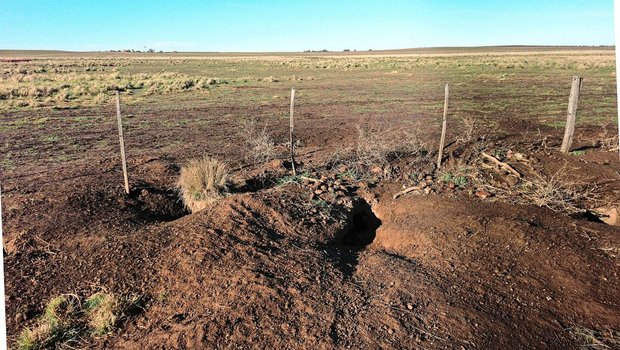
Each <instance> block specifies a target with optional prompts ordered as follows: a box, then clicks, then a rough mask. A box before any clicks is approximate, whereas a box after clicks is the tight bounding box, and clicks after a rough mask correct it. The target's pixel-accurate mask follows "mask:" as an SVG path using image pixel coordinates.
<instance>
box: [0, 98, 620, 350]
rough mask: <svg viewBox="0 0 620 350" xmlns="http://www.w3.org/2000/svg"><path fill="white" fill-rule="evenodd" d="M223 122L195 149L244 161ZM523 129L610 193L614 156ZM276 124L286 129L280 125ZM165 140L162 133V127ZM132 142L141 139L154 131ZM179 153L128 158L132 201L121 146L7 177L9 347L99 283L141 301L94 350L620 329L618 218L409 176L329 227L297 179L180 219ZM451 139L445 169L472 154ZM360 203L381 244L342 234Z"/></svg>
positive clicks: (556, 336) (341, 212) (315, 160)
mask: <svg viewBox="0 0 620 350" xmlns="http://www.w3.org/2000/svg"><path fill="white" fill-rule="evenodd" d="M327 107H329V106H327ZM341 112H342V113H344V112H343V111H341ZM57 113H58V114H59V115H61V116H62V115H70V114H71V113H73V112H72V111H58V112H57ZM200 113H205V114H209V113H211V112H209V111H205V110H200ZM307 117H308V118H310V119H312V118H313V117H312V116H307ZM153 118H154V117H153ZM318 120H319V119H317V120H315V122H316V121H318ZM353 122H354V120H353V119H351V118H349V119H347V118H341V119H338V120H330V119H320V123H318V122H317V123H316V124H313V123H311V122H308V123H307V124H306V125H305V126H304V125H302V126H300V128H299V137H300V139H301V140H303V145H302V146H301V147H300V153H301V154H300V157H299V158H300V160H301V161H303V162H304V163H305V164H306V167H307V168H311V166H317V167H319V166H320V165H321V164H322V163H323V162H324V161H325V160H326V159H327V158H328V157H330V156H331V155H332V154H333V153H334V152H335V151H337V150H340V149H342V148H343V146H346V145H350V144H351V142H352V140H354V138H355V132H354V131H352V130H354V129H353V128H352V127H351V124H353ZM384 122H388V121H384ZM220 123H221V125H220V126H222V128H220V129H217V130H226V129H227V128H226V126H227V125H228V124H227V123H228V122H227V121H221V122H220ZM312 125H317V127H318V128H320V130H319V131H320V132H318V131H317V130H314V129H313V128H312ZM506 125H512V124H506ZM98 127H101V128H103V127H102V126H98ZM217 130H216V131H212V132H210V133H207V134H205V135H204V136H205V138H204V139H202V138H201V139H197V138H196V139H192V140H193V141H192V143H191V145H192V146H193V147H192V149H194V150H196V151H195V152H194V151H192V152H193V153H192V154H189V155H197V154H199V152H198V151H197V150H200V149H206V150H207V151H210V152H212V153H215V154H218V155H220V156H222V157H225V158H226V159H230V160H231V163H232V164H233V166H234V167H236V166H238V165H241V164H242V163H243V162H242V156H241V155H240V154H239V153H238V150H237V149H236V148H235V147H234V144H235V140H227V138H228V136H229V135H225V134H222V133H221V132H218V131H217ZM100 131H101V130H99V131H98V129H97V128H96V127H95V128H94V129H93V130H92V131H89V132H83V133H80V134H79V135H78V134H76V137H78V136H79V137H80V138H88V137H93V138H95V139H96V138H97V137H98V136H97V133H98V132H100ZM200 131H201V130H187V129H186V132H187V135H185V136H187V137H188V139H191V136H192V135H194V134H199V132H200ZM524 131H531V130H530V128H528V125H527V124H525V123H523V124H521V126H520V128H519V127H514V130H513V129H510V128H509V130H506V131H505V132H504V133H501V134H500V133H498V135H494V136H493V140H492V141H491V142H498V143H499V142H501V143H502V144H512V145H513V147H512V148H513V149H516V150H520V151H522V152H526V151H525V150H529V151H527V152H528V157H530V158H533V159H534V158H535V159H536V160H537V162H536V163H535V165H534V166H535V167H536V168H537V170H538V171H540V172H541V173H545V172H546V173H554V172H555V171H556V170H557V169H558V168H560V167H561V166H562V165H563V164H568V166H570V167H571V169H573V171H574V176H575V177H576V178H577V179H578V180H580V181H583V182H590V183H602V182H605V181H606V182H605V184H604V185H602V186H603V188H602V189H601V191H603V193H604V197H605V199H606V200H607V201H611V202H616V203H617V201H618V192H617V190H618V187H617V180H618V175H617V174H618V173H617V172H618V171H619V170H620V166H618V165H617V163H616V155H615V154H614V153H610V152H605V151H602V150H598V149H595V150H592V151H589V152H588V153H587V155H586V156H584V157H575V156H561V155H558V154H557V152H556V151H552V150H544V149H542V148H541V147H539V146H532V145H533V144H534V143H533V142H530V141H528V140H526V136H527V135H526V133H524ZM545 131H546V132H552V131H553V132H555V133H557V131H554V130H550V129H549V130H543V132H545ZM274 132H275V133H276V135H279V137H280V138H281V139H282V138H283V136H282V135H283V134H284V133H285V128H278V129H274ZM581 132H582V134H580V136H581V137H582V138H583V139H590V138H589V136H591V137H594V136H593V133H594V131H589V130H582V131H581ZM89 133H92V134H90V136H89ZM130 135H131V133H130ZM153 135H155V134H153ZM134 136H137V135H134ZM151 136H152V135H151ZM173 136H174V135H173V132H172V131H166V130H165V128H164V127H162V130H161V134H157V135H156V136H153V138H155V139H157V138H161V139H164V140H169V138H171V137H173ZM210 136H212V137H211V138H208V137H210ZM207 139H208V140H207ZM134 140H136V141H134V142H135V143H134V144H133V145H132V144H131V142H132V141H130V142H129V145H130V146H132V147H134V148H139V149H148V148H149V147H151V146H152V143H153V142H154V141H153V140H152V139H151V138H143V139H141V138H138V137H135V138H134ZM140 140H141V141H140ZM554 142H555V143H558V140H557V137H556V138H555V139H554V140H553V141H550V144H549V147H554V146H557V145H556V144H554ZM585 143H586V144H587V142H585ZM112 144H113V143H112ZM24 147H26V146H24ZM110 147H112V146H110ZM185 147H186V145H178V146H176V148H174V149H172V150H171V149H165V150H153V151H152V152H148V154H149V155H148V156H147V155H146V152H144V153H142V155H140V156H135V155H134V156H133V157H132V158H131V160H130V170H131V172H132V176H131V182H132V183H131V185H132V188H133V191H132V193H131V195H130V196H125V195H123V193H122V187H121V186H119V181H118V180H119V179H120V173H119V170H120V166H119V164H118V160H117V159H116V158H115V157H114V156H113V153H111V155H110V156H107V155H98V156H95V157H90V158H85V159H83V160H80V161H76V162H74V163H71V165H66V166H65V165H62V164H52V165H50V167H49V169H50V170H49V171H44V170H45V166H44V164H35V165H32V166H31V167H26V168H20V169H16V170H14V171H12V172H10V173H6V174H4V178H6V182H4V178H3V195H4V197H3V203H2V204H3V209H4V210H3V213H4V215H5V217H4V218H3V221H4V223H5V227H4V230H5V232H6V233H5V236H4V240H5V247H4V248H5V250H6V252H7V255H6V258H5V269H6V270H5V274H6V301H7V315H8V319H7V325H8V331H9V337H10V341H14V339H15V338H16V336H17V335H18V334H19V332H20V330H21V329H22V328H23V327H25V326H29V325H32V324H33V323H34V320H35V319H36V317H37V316H38V315H39V314H40V313H41V311H42V309H43V307H44V304H45V302H46V301H47V300H49V299H50V298H52V297H54V296H56V295H58V294H61V293H76V294H78V295H80V296H86V295H89V294H90V293H92V292H94V291H96V290H98V289H100V288H106V289H107V290H111V291H114V292H116V293H121V294H125V293H137V294H141V295H144V296H146V299H147V302H146V304H145V308H144V311H143V312H142V313H141V314H139V315H136V316H133V317H131V318H130V319H129V320H128V321H127V322H125V323H124V324H122V325H121V326H120V328H119V329H118V330H117V331H116V332H115V333H114V334H112V335H111V336H108V337H104V338H98V339H90V340H85V342H84V344H82V345H83V346H85V347H86V348H96V349H202V348H284V349H286V348H290V349H304V348H305V349H335V348H386V349H418V348H420V349H422V348H424V349H430V348H438V349H442V348H448V349H450V348H456V349H459V348H465V349H502V348H552V349H578V348H579V347H580V346H581V345H583V344H584V343H585V340H584V339H583V338H582V337H580V336H579V335H576V334H575V332H574V329H575V328H576V327H586V328H589V329H597V330H616V331H617V330H620V302H619V301H618V297H617V296H618V291H619V290H620V279H619V276H618V272H620V268H619V260H618V257H614V256H613V254H610V251H609V250H605V249H607V248H610V247H611V248H613V247H616V248H617V247H619V246H620V236H619V235H618V229H617V228H616V227H614V226H608V225H605V224H603V223H596V222H591V221H588V220H586V219H583V218H577V217H574V218H573V217H570V216H568V215H566V214H563V213H556V212H553V211H551V210H548V209H544V208H538V207H534V206H521V205H512V204H507V203H502V202H501V201H495V202H492V200H493V199H492V198H490V199H487V200H481V199H478V198H475V197H473V196H469V195H468V194H467V193H466V191H461V192H458V191H456V192H448V191H445V192H440V193H439V194H435V195H433V194H431V195H428V196H420V195H408V196H404V197H402V198H399V199H398V200H394V199H392V194H394V193H395V192H397V191H398V190H400V187H399V186H400V185H401V182H400V179H393V180H391V181H381V182H378V183H377V184H376V185H377V186H376V187H372V186H371V187H372V188H371V189H370V190H364V189H359V190H358V192H357V194H358V195H359V196H360V197H362V198H365V200H358V202H357V204H356V205H355V209H351V208H347V207H346V205H342V206H338V205H337V206H335V207H333V208H332V212H331V217H333V219H332V220H318V221H317V222H316V223H311V222H309V221H307V219H308V217H309V216H310V217H318V216H319V213H318V212H317V208H314V207H313V206H312V205H311V204H310V203H309V202H308V199H307V198H308V195H309V192H308V190H307V189H305V188H303V187H300V186H298V185H295V184H290V185H287V186H279V187H278V186H276V187H273V188H269V189H264V190H260V191H257V192H254V191H252V192H247V193H235V194H233V195H232V196H230V197H228V198H226V199H223V200H221V201H219V202H216V203H215V204H213V206H212V207H210V208H209V209H207V210H205V211H202V212H199V213H195V214H191V215H185V214H187V213H185V212H183V210H182V208H181V207H180V206H179V203H178V201H177V200H176V197H175V196H174V194H173V193H172V192H171V189H172V188H173V185H174V182H175V179H176V176H177V174H178V166H179V165H180V164H181V163H182V160H183V159H185V158H186V157H187V156H189V155H188V154H186V153H184V152H185V151H183V150H184V149H185ZM458 147H459V146H458V145H455V146H451V148H450V149H449V150H448V152H447V153H448V157H449V159H448V162H450V161H451V160H454V159H457V158H459V157H465V155H468V153H467V152H468V151H467V150H459V148H458ZM41 152H43V153H45V152H51V150H48V151H46V150H41ZM168 154H170V156H168ZM469 155H471V154H469ZM235 169H237V168H235ZM255 170H256V169H245V168H244V169H243V170H239V171H236V172H235V176H236V177H237V178H240V179H244V178H245V179H247V178H248V176H249V174H250V173H251V172H252V171H255ZM280 172H281V173H282V174H284V170H280ZM253 190H259V188H253ZM366 202H368V203H370V205H371V206H372V210H373V211H374V214H375V215H376V216H377V217H378V219H379V220H381V226H380V227H379V228H378V230H377V231H376V237H374V240H372V239H371V241H372V242H370V240H369V241H367V242H360V240H358V239H347V238H345V236H346V234H347V232H350V231H351V228H352V227H353V226H355V225H353V224H352V222H353V221H355V220H354V219H353V216H354V214H356V213H358V212H366V211H365V210H366V209H367V208H365V207H364V203H366ZM320 210H324V209H320ZM320 210H319V211H320ZM368 215H370V214H368ZM371 216H372V215H371ZM362 221H364V220H362ZM354 228H355V227H354ZM357 229H361V228H360V227H358V228H357ZM353 231H355V230H353ZM366 233H368V232H366ZM370 234H371V236H373V234H372V232H370ZM354 238H355V237H354ZM371 238H372V237H371ZM362 241H363V240H362ZM343 242H347V243H351V242H354V243H355V244H354V245H350V244H343ZM365 243H370V244H368V245H365Z"/></svg>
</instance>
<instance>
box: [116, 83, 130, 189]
mask: <svg viewBox="0 0 620 350" xmlns="http://www.w3.org/2000/svg"><path fill="white" fill-rule="evenodd" d="M116 120H117V122H118V141H119V142H120V145H121V161H122V162H123V177H124V179H125V193H127V194H129V178H128V176H127V160H126V159H125V140H124V139H123V123H122V121H121V97H120V94H119V92H118V91H116Z"/></svg>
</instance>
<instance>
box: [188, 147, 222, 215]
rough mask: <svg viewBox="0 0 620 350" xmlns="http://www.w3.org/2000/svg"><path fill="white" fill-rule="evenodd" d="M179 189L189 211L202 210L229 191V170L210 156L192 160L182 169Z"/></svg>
mask: <svg viewBox="0 0 620 350" xmlns="http://www.w3.org/2000/svg"><path fill="white" fill-rule="evenodd" d="M177 188H178V190H179V193H180V195H181V199H182V200H183V204H184V205H185V207H186V208H187V209H188V210H190V211H191V212H196V211H199V210H202V209H204V208H205V207H206V206H207V205H209V204H210V203H212V202H214V201H215V200H217V199H219V198H222V197H223V196H224V195H225V194H226V192H227V191H228V169H227V167H226V165H225V164H224V163H222V162H220V161H219V160H217V159H214V158H211V157H209V156H204V157H202V158H201V159H193V160H190V161H189V162H188V163H187V165H185V166H183V167H182V168H181V175H180V177H179V180H178V182H177Z"/></svg>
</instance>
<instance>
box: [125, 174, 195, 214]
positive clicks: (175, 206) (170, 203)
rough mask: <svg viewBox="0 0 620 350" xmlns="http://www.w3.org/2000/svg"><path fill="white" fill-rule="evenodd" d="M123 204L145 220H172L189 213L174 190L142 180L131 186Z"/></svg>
mask: <svg viewBox="0 0 620 350" xmlns="http://www.w3.org/2000/svg"><path fill="white" fill-rule="evenodd" d="M125 205H126V206H127V207H128V208H129V209H130V210H131V211H132V212H134V214H135V215H136V216H137V219H138V221H145V222H156V221H172V220H176V219H179V218H181V217H183V216H185V215H187V214H189V212H188V211H187V209H186V208H185V206H184V205H183V203H182V201H181V199H180V198H179V195H178V194H177V192H176V191H175V190H173V189H169V188H161V187H156V186H152V185H151V184H148V183H144V182H141V183H139V184H137V185H136V186H135V187H133V188H132V190H131V192H130V193H129V196H127V199H126V200H125Z"/></svg>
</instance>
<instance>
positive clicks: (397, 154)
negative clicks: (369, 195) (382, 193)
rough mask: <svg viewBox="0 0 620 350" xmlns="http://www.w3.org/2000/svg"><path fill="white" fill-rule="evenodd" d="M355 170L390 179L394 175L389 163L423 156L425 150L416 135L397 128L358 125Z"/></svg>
mask: <svg viewBox="0 0 620 350" xmlns="http://www.w3.org/2000/svg"><path fill="white" fill-rule="evenodd" d="M355 153H356V164H355V165H356V168H357V169H356V170H358V171H360V172H361V173H364V172H366V173H368V171H370V172H371V173H373V174H374V175H377V176H378V177H380V178H385V179H390V178H392V177H393V176H394V175H396V174H394V172H393V169H392V167H391V163H392V162H393V161H395V160H398V159H401V158H403V157H416V156H422V155H423V156H425V155H426V153H427V152H426V150H425V149H424V147H423V146H422V145H421V144H420V142H419V141H418V138H417V135H415V134H414V133H410V132H407V131H405V130H402V129H400V130H398V129H382V128H376V129H373V128H372V127H369V128H367V129H365V128H362V127H358V137H357V148H356V150H355Z"/></svg>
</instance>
